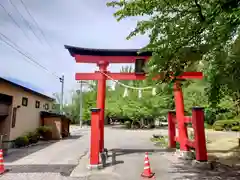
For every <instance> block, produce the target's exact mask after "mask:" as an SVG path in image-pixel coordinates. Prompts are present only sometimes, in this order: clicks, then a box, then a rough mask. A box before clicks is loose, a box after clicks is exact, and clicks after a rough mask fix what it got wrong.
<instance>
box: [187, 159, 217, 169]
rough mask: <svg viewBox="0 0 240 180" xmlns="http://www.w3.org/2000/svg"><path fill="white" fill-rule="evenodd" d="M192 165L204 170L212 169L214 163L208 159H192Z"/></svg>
mask: <svg viewBox="0 0 240 180" xmlns="http://www.w3.org/2000/svg"><path fill="white" fill-rule="evenodd" d="M192 166H193V167H194V168H198V169H202V170H210V169H212V166H213V165H212V163H211V162H208V161H197V160H194V161H192Z"/></svg>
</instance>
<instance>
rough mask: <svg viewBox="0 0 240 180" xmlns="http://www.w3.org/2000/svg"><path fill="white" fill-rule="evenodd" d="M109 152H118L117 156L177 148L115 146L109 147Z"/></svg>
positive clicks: (169, 150)
mask: <svg viewBox="0 0 240 180" xmlns="http://www.w3.org/2000/svg"><path fill="white" fill-rule="evenodd" d="M108 151H109V152H112V154H116V155H115V156H121V155H126V154H134V153H145V152H148V153H155V152H175V151H176V150H175V149H169V148H165V149H164V148H162V149H159V148H158V149H121V148H116V149H115V148H113V149H109V150H108ZM109 157H111V154H109Z"/></svg>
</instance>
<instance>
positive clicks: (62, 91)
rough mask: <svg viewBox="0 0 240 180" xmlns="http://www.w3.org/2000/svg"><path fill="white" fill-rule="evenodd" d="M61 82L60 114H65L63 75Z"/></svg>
mask: <svg viewBox="0 0 240 180" xmlns="http://www.w3.org/2000/svg"><path fill="white" fill-rule="evenodd" d="M59 80H60V82H61V84H62V85H61V102H60V113H61V114H63V94H64V75H62V77H61V78H59Z"/></svg>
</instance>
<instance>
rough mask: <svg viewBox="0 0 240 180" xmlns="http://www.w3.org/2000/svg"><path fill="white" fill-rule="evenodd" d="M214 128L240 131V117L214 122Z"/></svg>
mask: <svg viewBox="0 0 240 180" xmlns="http://www.w3.org/2000/svg"><path fill="white" fill-rule="evenodd" d="M213 129H214V130H216V131H223V130H232V131H240V119H229V120H218V121H216V122H215V123H214V124H213Z"/></svg>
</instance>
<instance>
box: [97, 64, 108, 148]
mask: <svg viewBox="0 0 240 180" xmlns="http://www.w3.org/2000/svg"><path fill="white" fill-rule="evenodd" d="M107 66H108V63H106V62H105V61H102V62H99V63H98V67H99V71H100V72H103V73H107ZM100 72H99V73H98V77H99V78H100V79H98V84H97V89H98V90H97V92H98V93H97V107H98V108H100V109H101V112H100V120H99V123H100V147H99V148H100V152H103V151H104V119H105V118H104V112H105V97H106V79H107V78H106V76H105V75H104V74H103V73H100Z"/></svg>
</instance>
